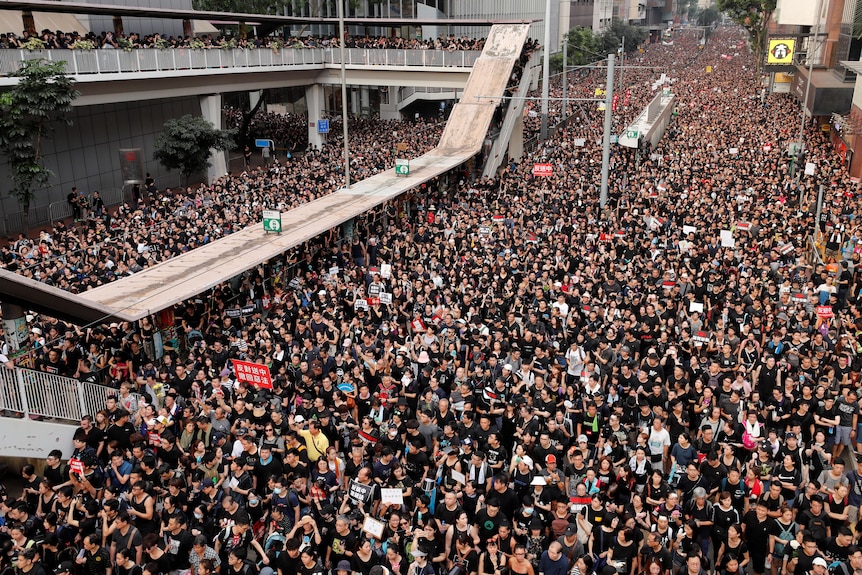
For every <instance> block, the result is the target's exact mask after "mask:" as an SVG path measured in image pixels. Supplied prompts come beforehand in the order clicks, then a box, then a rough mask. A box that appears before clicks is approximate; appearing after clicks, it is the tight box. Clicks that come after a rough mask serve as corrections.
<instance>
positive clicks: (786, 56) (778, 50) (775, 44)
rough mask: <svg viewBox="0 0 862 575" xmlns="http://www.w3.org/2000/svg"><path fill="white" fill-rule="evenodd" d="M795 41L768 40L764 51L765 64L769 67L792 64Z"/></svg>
mask: <svg viewBox="0 0 862 575" xmlns="http://www.w3.org/2000/svg"><path fill="white" fill-rule="evenodd" d="M795 49H796V40H795V39H793V38H770V39H769V48H768V49H767V51H766V63H767V64H768V65H770V66H788V65H790V64H792V63H793V53H794V51H795Z"/></svg>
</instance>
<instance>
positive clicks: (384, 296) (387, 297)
mask: <svg viewBox="0 0 862 575" xmlns="http://www.w3.org/2000/svg"><path fill="white" fill-rule="evenodd" d="M377 297H379V298H380V303H384V304H386V305H392V294H391V293H386V292H385V291H382V292H380V293H379V294H377Z"/></svg>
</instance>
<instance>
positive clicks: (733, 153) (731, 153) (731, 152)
mask: <svg viewBox="0 0 862 575" xmlns="http://www.w3.org/2000/svg"><path fill="white" fill-rule="evenodd" d="M728 152H730V155H731V156H735V155H736V154H738V153H739V148H730V149H729V150H728Z"/></svg>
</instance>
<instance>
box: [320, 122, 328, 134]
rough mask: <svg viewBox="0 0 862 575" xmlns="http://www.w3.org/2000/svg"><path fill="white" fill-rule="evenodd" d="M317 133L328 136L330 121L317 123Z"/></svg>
mask: <svg viewBox="0 0 862 575" xmlns="http://www.w3.org/2000/svg"><path fill="white" fill-rule="evenodd" d="M317 133H318V134H328V133H329V120H318V121H317Z"/></svg>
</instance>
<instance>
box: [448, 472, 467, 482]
mask: <svg viewBox="0 0 862 575" xmlns="http://www.w3.org/2000/svg"><path fill="white" fill-rule="evenodd" d="M449 474H450V477H451V478H452V480H453V481H457V482H458V483H460V484H461V485H466V484H467V476H466V475H464V474H463V473H460V472H458V471H455V470H454V469H453V470H451V471H450V472H449Z"/></svg>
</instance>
